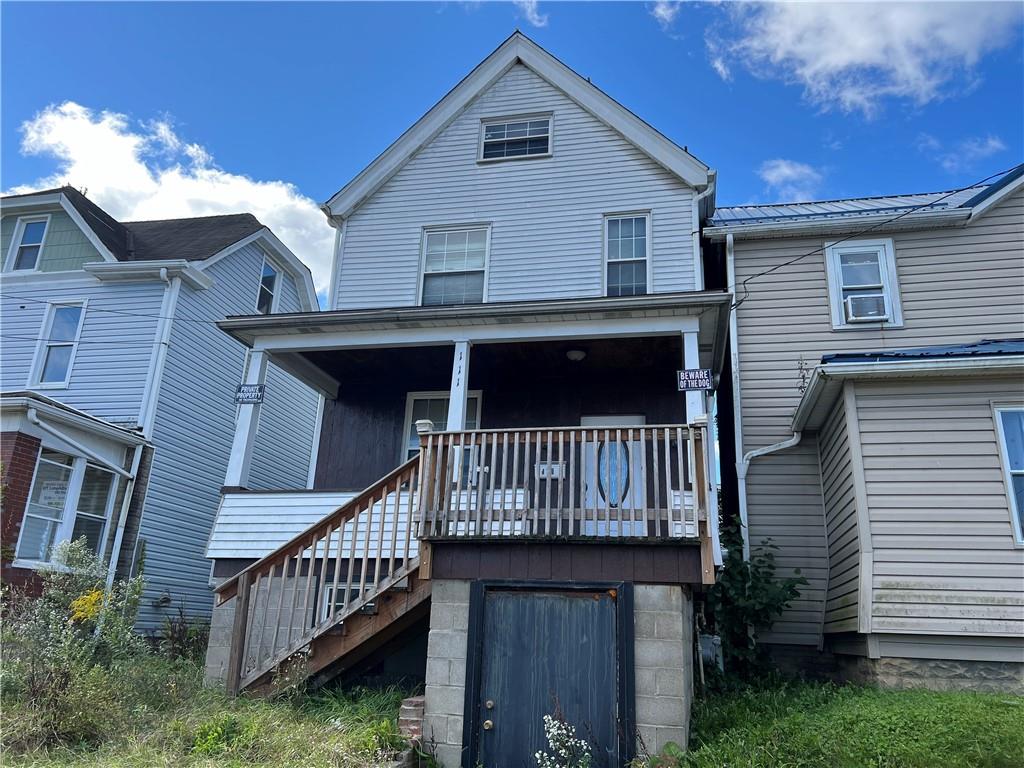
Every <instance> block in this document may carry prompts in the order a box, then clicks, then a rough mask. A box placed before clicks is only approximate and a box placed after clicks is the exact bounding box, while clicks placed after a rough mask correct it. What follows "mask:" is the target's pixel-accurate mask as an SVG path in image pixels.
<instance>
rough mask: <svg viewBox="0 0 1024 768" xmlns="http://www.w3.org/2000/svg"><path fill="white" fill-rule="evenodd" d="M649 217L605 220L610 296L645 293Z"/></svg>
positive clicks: (608, 291)
mask: <svg viewBox="0 0 1024 768" xmlns="http://www.w3.org/2000/svg"><path fill="white" fill-rule="evenodd" d="M647 224H648V216H647V215H646V214H642V215H630V216H608V217H606V218H605V223H604V232H605V243H604V247H605V255H606V259H607V262H608V265H607V270H608V272H607V293H608V295H609V296H640V295H642V294H645V293H647V275H648V264H647V262H648V253H649V251H648V248H649V243H650V237H648V231H647Z"/></svg>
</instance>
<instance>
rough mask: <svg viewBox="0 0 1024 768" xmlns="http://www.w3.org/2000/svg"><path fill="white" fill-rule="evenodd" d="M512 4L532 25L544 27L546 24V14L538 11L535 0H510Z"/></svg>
mask: <svg viewBox="0 0 1024 768" xmlns="http://www.w3.org/2000/svg"><path fill="white" fill-rule="evenodd" d="M512 5H514V6H515V7H516V8H518V9H519V12H520V13H521V14H523V16H525V17H526V20H527V21H528V22H530V24H532V25H533V26H535V27H546V26H547V25H548V15H547V14H546V13H541V12H540V8H538V7H537V5H538V3H537V0H512Z"/></svg>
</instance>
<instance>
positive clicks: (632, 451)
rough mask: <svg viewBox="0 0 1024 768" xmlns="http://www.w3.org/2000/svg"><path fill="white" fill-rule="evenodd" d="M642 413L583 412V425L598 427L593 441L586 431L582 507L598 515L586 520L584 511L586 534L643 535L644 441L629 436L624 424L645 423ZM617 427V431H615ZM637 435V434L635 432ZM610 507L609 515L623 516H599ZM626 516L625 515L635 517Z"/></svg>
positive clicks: (635, 424) (628, 425) (581, 421)
mask: <svg viewBox="0 0 1024 768" xmlns="http://www.w3.org/2000/svg"><path fill="white" fill-rule="evenodd" d="M644 421H645V419H644V417H643V416H638V415H627V416H584V417H583V418H582V419H581V420H580V425H581V426H583V427H588V428H590V427H600V428H601V429H597V441H596V442H593V441H592V435H593V433H592V432H589V431H588V432H587V444H586V446H585V448H584V452H583V500H584V501H583V503H584V505H585V506H584V508H585V510H597V511H598V514H597V515H595V517H596V518H597V520H596V521H594V520H587V519H586V515H584V524H583V535H585V536H642V535H643V534H644V530H645V527H644V525H645V524H644V521H643V512H644V501H645V495H646V494H645V492H646V488H645V483H644V477H643V459H642V457H641V452H642V451H643V450H644V443H643V441H642V440H640V439H634V440H629V435H628V433H624V432H623V430H622V428H623V427H638V426H642V425H643V424H644ZM616 428H618V432H616ZM634 436H635V437H637V438H639V435H637V434H636V433H634ZM606 510H607V511H609V512H610V513H611V514H609V515H608V517H611V518H626V519H625V520H623V521H622V522H619V519H612V520H610V521H608V522H606V521H605V520H602V519H601V517H602V513H603V512H604V511H606ZM634 517H635V520H632V521H631V520H629V519H628V518H634Z"/></svg>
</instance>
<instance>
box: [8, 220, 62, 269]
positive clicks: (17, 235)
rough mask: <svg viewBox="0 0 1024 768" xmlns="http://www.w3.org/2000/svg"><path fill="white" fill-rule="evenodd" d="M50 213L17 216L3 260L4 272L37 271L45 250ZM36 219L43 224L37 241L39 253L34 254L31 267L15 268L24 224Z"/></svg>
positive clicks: (23, 233)
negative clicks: (33, 261) (40, 235)
mask: <svg viewBox="0 0 1024 768" xmlns="http://www.w3.org/2000/svg"><path fill="white" fill-rule="evenodd" d="M50 218H51V216H50V214H48V213H42V214H39V215H37V216H19V217H18V220H17V222H16V223H15V225H14V234H13V235H12V236H11V243H10V245H9V246H8V248H7V258H6V260H5V261H4V272H14V273H16V274H19V275H22V274H26V275H27V274H31V273H32V272H38V271H39V264H40V262H42V260H43V252H44V251H45V250H46V238H47V236H48V235H49V234H50ZM37 221H42V222H43V223H44V224H45V226H44V227H43V236H42V238H41V239H40V241H39V253H38V255H37V256H36V263H35V266H33V267H32V269H15V268H14V265H15V261H17V258H18V251H19V250H20V249H21V238H22V237H24V235H25V225H26V224H32V223H34V222H37Z"/></svg>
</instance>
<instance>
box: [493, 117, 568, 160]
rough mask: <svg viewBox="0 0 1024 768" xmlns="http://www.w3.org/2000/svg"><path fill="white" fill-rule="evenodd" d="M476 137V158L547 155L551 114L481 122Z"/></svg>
mask: <svg viewBox="0 0 1024 768" xmlns="http://www.w3.org/2000/svg"><path fill="white" fill-rule="evenodd" d="M480 141H481V146H480V160H512V159H516V158H523V157H543V156H545V155H550V154H551V116H550V115H548V116H546V117H524V118H520V119H517V120H500V121H487V122H484V124H483V132H482V133H481V140H480Z"/></svg>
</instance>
